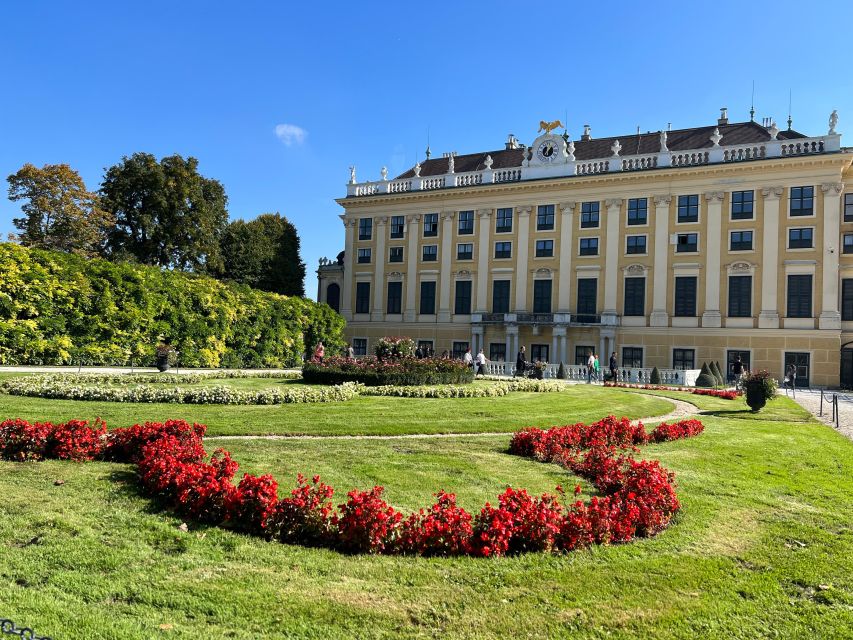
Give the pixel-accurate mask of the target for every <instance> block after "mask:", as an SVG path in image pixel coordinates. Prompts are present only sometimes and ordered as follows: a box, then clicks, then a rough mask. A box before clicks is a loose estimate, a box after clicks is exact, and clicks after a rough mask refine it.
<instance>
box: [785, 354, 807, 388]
mask: <svg viewBox="0 0 853 640" xmlns="http://www.w3.org/2000/svg"><path fill="white" fill-rule="evenodd" d="M810 361H811V354H809V353H804V352H798V351H786V352H785V372H786V373H787V371H788V367H789V366H790V365H794V366H795V367H796V368H797V386H798V387H808V386H809V369H810V367H809V364H810Z"/></svg>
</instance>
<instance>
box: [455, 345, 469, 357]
mask: <svg viewBox="0 0 853 640" xmlns="http://www.w3.org/2000/svg"><path fill="white" fill-rule="evenodd" d="M466 351H468V343H467V342H456V341H454V342H453V357H454V358H460V359H461V358H462V356H464V355H465V352H466Z"/></svg>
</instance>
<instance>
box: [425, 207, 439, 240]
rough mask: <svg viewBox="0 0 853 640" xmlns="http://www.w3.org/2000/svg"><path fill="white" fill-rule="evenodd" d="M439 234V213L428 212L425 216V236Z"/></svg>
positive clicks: (431, 236)
mask: <svg viewBox="0 0 853 640" xmlns="http://www.w3.org/2000/svg"><path fill="white" fill-rule="evenodd" d="M437 235H438V214H437V213H428V214H426V215H425V216H424V238H433V237H435V236H437Z"/></svg>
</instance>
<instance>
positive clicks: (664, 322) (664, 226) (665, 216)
mask: <svg viewBox="0 0 853 640" xmlns="http://www.w3.org/2000/svg"><path fill="white" fill-rule="evenodd" d="M670 202H672V196H669V195H666V196H655V259H654V284H653V285H652V314H651V316H650V317H649V326H652V327H666V326H668V325H669V314H668V313H667V310H666V288H667V282H668V279H669V267H668V258H669V203H670Z"/></svg>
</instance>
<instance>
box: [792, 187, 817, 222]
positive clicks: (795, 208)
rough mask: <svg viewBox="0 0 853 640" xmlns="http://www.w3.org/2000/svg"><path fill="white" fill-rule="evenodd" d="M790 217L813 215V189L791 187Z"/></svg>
mask: <svg viewBox="0 0 853 640" xmlns="http://www.w3.org/2000/svg"><path fill="white" fill-rule="evenodd" d="M790 211H791V216H810V215H814V187H791V209H790Z"/></svg>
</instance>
